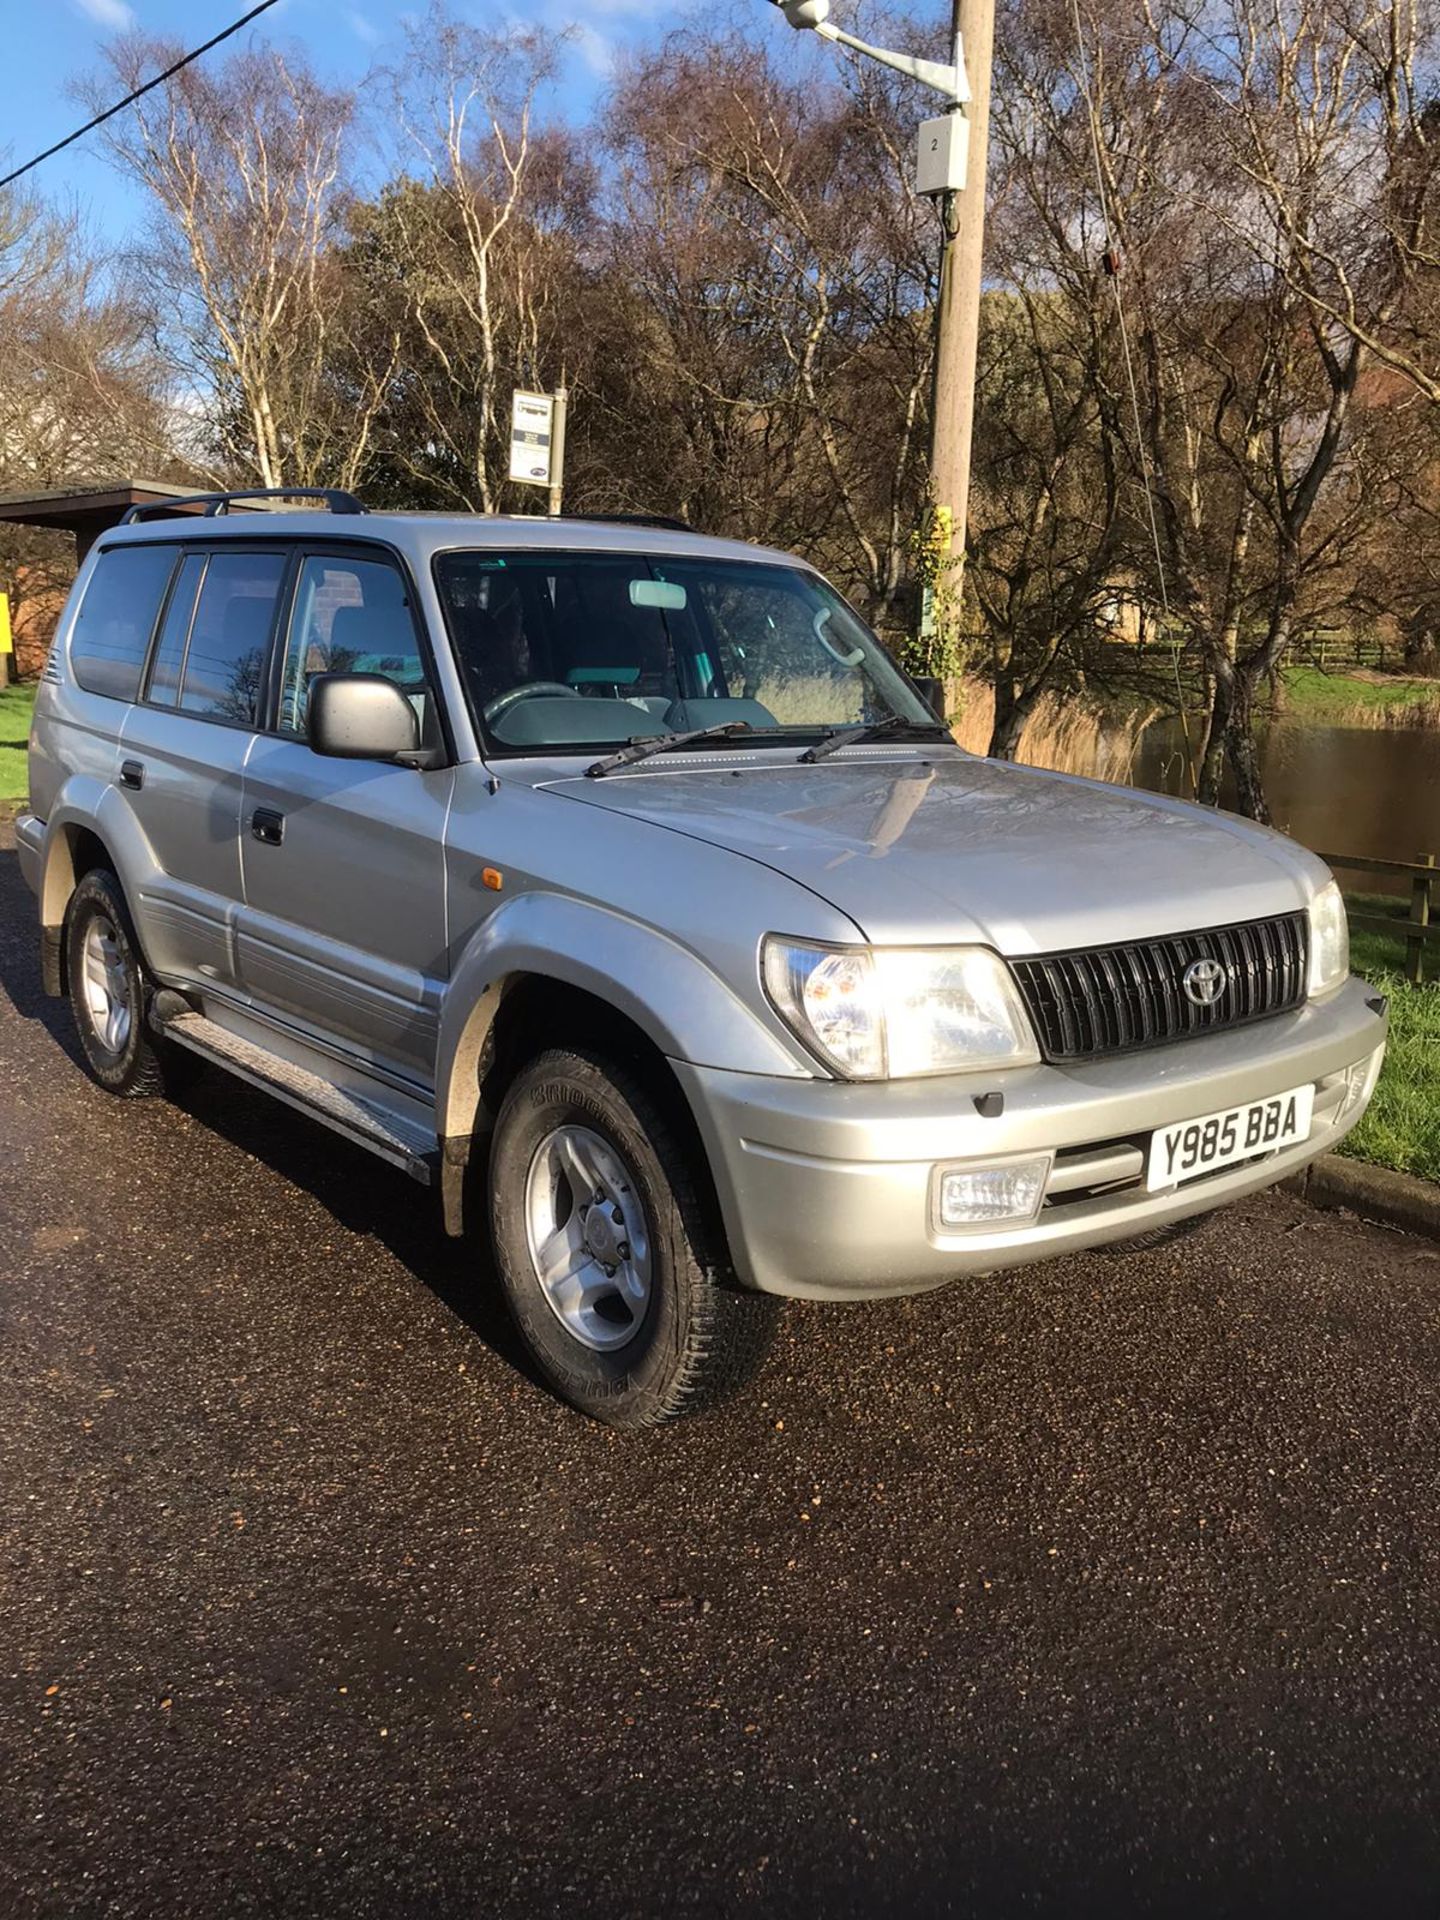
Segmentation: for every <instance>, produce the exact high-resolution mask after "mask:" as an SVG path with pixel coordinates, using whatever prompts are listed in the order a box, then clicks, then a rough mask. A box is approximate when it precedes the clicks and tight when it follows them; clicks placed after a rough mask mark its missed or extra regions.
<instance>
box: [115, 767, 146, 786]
mask: <svg viewBox="0 0 1440 1920" xmlns="http://www.w3.org/2000/svg"><path fill="white" fill-rule="evenodd" d="M120 784H121V786H122V787H133V788H134V789H135V790H136V792H137V793H138V792H139V790H140V788H141V787H143V786H144V784H145V769H144V767H143V766H141V764H140V762H139V761H138V760H122V761H121V762H120Z"/></svg>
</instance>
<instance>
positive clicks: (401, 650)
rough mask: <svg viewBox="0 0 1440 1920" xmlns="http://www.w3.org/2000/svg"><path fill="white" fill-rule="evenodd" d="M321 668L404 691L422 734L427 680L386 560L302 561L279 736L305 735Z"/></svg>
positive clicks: (401, 589) (399, 584)
mask: <svg viewBox="0 0 1440 1920" xmlns="http://www.w3.org/2000/svg"><path fill="white" fill-rule="evenodd" d="M321 673H378V674H381V675H383V676H384V678H385V679H387V680H393V681H394V682H395V684H396V686H397V687H399V688H400V689H401V690H402V692H404V693H405V694H406V696H407V697H408V698H409V700H410V703H411V705H412V706H413V707H414V709H415V712H416V715H417V717H418V719H419V721H420V733H421V737H422V739H423V738H427V737H428V734H429V724H428V723H429V720H430V717H431V716H430V715H429V713H428V712H427V706H428V699H429V695H428V682H427V681H426V678H425V663H424V661H423V660H422V658H421V656H420V648H419V644H418V642H417V641H416V638H415V623H414V621H413V620H412V619H411V617H410V607H409V602H408V600H407V599H406V594H405V582H404V580H403V579H402V578H401V576H400V573H399V571H398V570H397V569H396V568H395V567H392V566H391V565H390V563H389V561H388V560H351V559H348V558H347V559H340V558H338V557H322V556H319V555H317V556H315V557H313V558H311V559H308V560H306V561H305V563H304V565H303V566H302V567H301V569H300V579H299V582H298V584H297V586H296V589H295V611H294V613H293V614H292V615H291V619H290V640H289V644H288V646H287V647H286V649H285V668H284V672H283V674H282V675H281V680H280V720H279V726H280V731H281V732H282V733H290V734H296V735H298V736H300V737H301V738H303V737H304V734H305V722H306V713H307V708H308V705H309V699H310V683H311V681H312V680H313V679H314V678H315V677H316V675H317V674H321Z"/></svg>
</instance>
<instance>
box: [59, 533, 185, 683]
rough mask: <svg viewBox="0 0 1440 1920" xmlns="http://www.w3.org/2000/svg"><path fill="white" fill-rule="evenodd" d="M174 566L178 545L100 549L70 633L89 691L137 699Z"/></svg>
mask: <svg viewBox="0 0 1440 1920" xmlns="http://www.w3.org/2000/svg"><path fill="white" fill-rule="evenodd" d="M174 565H175V549H174V547H165V546H134V547H111V548H110V549H109V550H108V551H106V552H105V553H102V554H101V556H100V558H99V560H98V561H97V562H96V565H95V572H94V573H93V575H92V576H91V579H90V584H89V586H87V587H86V589H85V598H84V599H83V600H82V601H81V602H80V612H79V615H78V617H77V618H76V621H75V629H74V632H73V633H72V634H71V637H70V665H71V667H72V669H73V670H74V674H75V679H76V681H77V683H78V684H79V685H80V686H82V687H84V688H85V690H86V691H87V692H88V693H105V694H109V696H110V698H111V699H112V700H133V699H134V698H135V696H136V694H137V693H138V692H139V691H140V673H141V669H142V668H143V666H144V664H145V653H146V650H147V648H148V647H149V645H150V636H151V634H152V633H153V632H154V631H155V620H156V616H157V615H158V614H159V612H160V602H161V601H162V600H163V599H164V597H165V589H166V587H167V586H168V585H169V581H170V574H171V570H172V569H173V567H174Z"/></svg>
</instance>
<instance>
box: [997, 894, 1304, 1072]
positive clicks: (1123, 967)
mask: <svg viewBox="0 0 1440 1920" xmlns="http://www.w3.org/2000/svg"><path fill="white" fill-rule="evenodd" d="M1196 960H1218V961H1219V963H1220V965H1221V966H1222V967H1223V968H1224V970H1225V980H1224V985H1223V988H1222V990H1221V992H1220V994H1219V997H1218V998H1217V999H1216V1000H1215V1002H1214V1004H1213V1005H1211V1006H1197V1005H1196V1004H1195V1002H1194V1001H1193V1000H1191V999H1190V998H1189V997H1188V995H1187V994H1186V992H1185V990H1184V987H1183V986H1182V984H1181V982H1182V978H1183V976H1184V973H1185V970H1186V968H1187V967H1189V966H1190V965H1191V964H1192V962H1194V961H1196ZM1306 964H1307V952H1306V921H1305V915H1304V914H1303V913H1287V914H1282V915H1281V916H1280V917H1279V918H1277V919H1274V920H1251V921H1249V922H1247V923H1246V924H1245V925H1243V926H1237V927H1211V928H1209V929H1207V930H1206V931H1205V932H1203V933H1178V934H1174V935H1172V936H1171V937H1170V938H1168V939H1165V940H1137V941H1134V942H1133V943H1131V944H1129V945H1127V946H1122V947H1089V948H1086V949H1085V950H1084V951H1083V952H1080V953H1047V954H1042V955H1040V956H1039V957H1038V958H1037V959H1031V960H1012V961H1011V962H1010V965H1011V968H1012V969H1013V971H1014V974H1015V978H1016V980H1017V981H1018V983H1019V986H1020V991H1021V993H1022V994H1023V995H1024V997H1025V1005H1026V1007H1027V1009H1028V1011H1029V1014H1030V1019H1031V1021H1032V1023H1033V1024H1034V1027H1035V1035H1036V1038H1037V1039H1038V1040H1039V1042H1040V1048H1041V1051H1042V1052H1043V1053H1044V1055H1045V1058H1046V1059H1047V1060H1085V1059H1090V1058H1093V1057H1094V1056H1095V1055H1097V1054H1107V1053H1129V1052H1132V1051H1133V1050H1134V1049H1135V1048H1137V1047H1163V1046H1165V1045H1166V1044H1167V1043H1168V1042H1169V1041H1172V1040H1188V1039H1189V1038H1191V1037H1192V1036H1193V1035H1195V1034H1201V1033H1217V1032H1221V1031H1223V1030H1225V1029H1228V1028H1230V1027H1243V1026H1246V1025H1248V1024H1249V1022H1250V1021H1252V1020H1265V1019H1268V1018H1269V1017H1270V1015H1271V1014H1276V1013H1286V1012H1288V1011H1289V1010H1290V1009H1291V1008H1292V1007H1298V1006H1299V1005H1300V1003H1301V1001H1302V1000H1303V999H1304V998H1305V976H1306Z"/></svg>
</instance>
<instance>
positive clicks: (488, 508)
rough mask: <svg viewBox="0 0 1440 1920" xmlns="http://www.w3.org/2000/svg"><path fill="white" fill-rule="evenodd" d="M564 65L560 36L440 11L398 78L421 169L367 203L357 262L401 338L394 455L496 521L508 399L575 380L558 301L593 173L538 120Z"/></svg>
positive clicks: (446, 494) (406, 475)
mask: <svg viewBox="0 0 1440 1920" xmlns="http://www.w3.org/2000/svg"><path fill="white" fill-rule="evenodd" d="M554 62H555V40H554V36H552V35H546V34H543V33H541V32H540V31H538V30H530V29H514V30H508V31H499V32H488V31H484V30H481V29H479V28H475V27H471V26H467V25H464V24H462V23H460V22H458V21H456V20H455V19H453V18H452V17H451V16H450V15H448V14H447V13H446V12H445V11H444V10H443V8H441V7H439V6H433V7H432V8H431V11H430V12H429V14H428V15H427V16H426V17H425V18H424V19H423V20H422V21H419V22H417V23H416V24H415V25H414V26H412V27H411V29H410V30H409V35H408V45H407V57H406V59H405V61H404V63H403V64H402V65H401V67H400V68H399V69H398V70H397V71H396V72H395V73H394V74H393V75H392V76H391V91H392V100H393V103H394V107H395V114H396V118H397V121H398V122H399V124H400V125H401V126H402V127H403V128H404V130H405V132H406V134H407V136H408V139H409V142H410V151H411V155H412V157H413V162H414V167H415V171H414V173H413V174H412V175H407V176H403V177H401V178H400V179H398V180H396V181H395V182H393V183H392V184H391V185H390V186H389V187H388V188H387V189H386V190H385V192H384V193H383V194H382V195H381V196H380V198H379V200H378V201H377V202H375V203H374V204H373V205H371V206H368V207H365V208H362V209H357V212H356V216H355V222H354V224H355V229H356V242H355V247H354V250H353V255H352V257H353V259H354V260H355V262H356V264H357V265H359V266H360V267H361V268H362V270H364V271H366V272H367V273H368V274H369V276H370V286H371V292H372V295H373V297H374V298H375V299H376V300H377V301H378V302H379V303H380V305H381V308H382V310H385V311H389V312H390V313H392V314H393V316H394V324H395V327H396V329H397V332H398V333H399V335H400V337H401V338H402V339H403V341H404V361H405V365H404V377H403V380H402V383H401V388H400V391H399V392H398V393H397V395H396V403H397V404H396V407H395V409H394V412H393V416H392V422H391V424H392V427H400V428H401V429H402V430H401V431H400V432H393V431H392V433H391V436H390V440H389V444H388V447H387V449H386V459H387V461H388V463H389V464H390V465H391V467H392V468H393V471H394V473H395V475H396V476H397V478H398V480H399V481H400V483H401V484H402V485H403V484H406V483H408V484H409V485H410V486H412V487H413V488H415V489H417V490H418V491H419V493H420V494H421V496H422V497H425V498H430V499H434V500H435V501H436V502H437V503H438V504H442V505H448V506H451V507H460V508H463V509H467V510H474V511H479V512H482V513H493V512H495V511H497V509H498V506H499V504H500V501H501V499H502V496H503V495H504V493H505V491H506V488H507V485H508V478H507V473H508V465H507V463H508V446H509V408H510V395H511V392H512V390H513V389H514V388H515V387H517V386H519V387H539V386H545V385H550V384H552V383H553V384H562V383H563V382H564V381H565V379H566V377H567V360H566V342H565V338H564V328H563V326H562V324H561V319H560V307H561V303H562V300H563V298H564V293H565V288H566V284H567V279H568V276H569V274H570V273H571V271H572V269H573V263H574V258H575V227H576V225H577V223H581V224H583V220H584V217H585V211H586V208H587V207H588V202H589V195H590V169H589V166H588V163H587V162H586V161H585V160H584V159H583V158H582V157H581V155H580V153H579V151H578V148H577V145H576V143H575V142H574V141H572V140H567V139H562V138H561V137H560V136H558V135H556V134H553V133H548V132H546V131H545V130H543V129H541V128H540V127H538V126H537V122H536V112H537V98H538V96H539V95H540V93H541V91H542V90H543V88H544V87H545V85H546V83H547V82H548V81H549V79H550V78H551V77H552V74H553V71H554ZM570 351H571V352H572V353H573V352H574V351H575V348H574V345H573V343H571V344H570Z"/></svg>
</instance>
